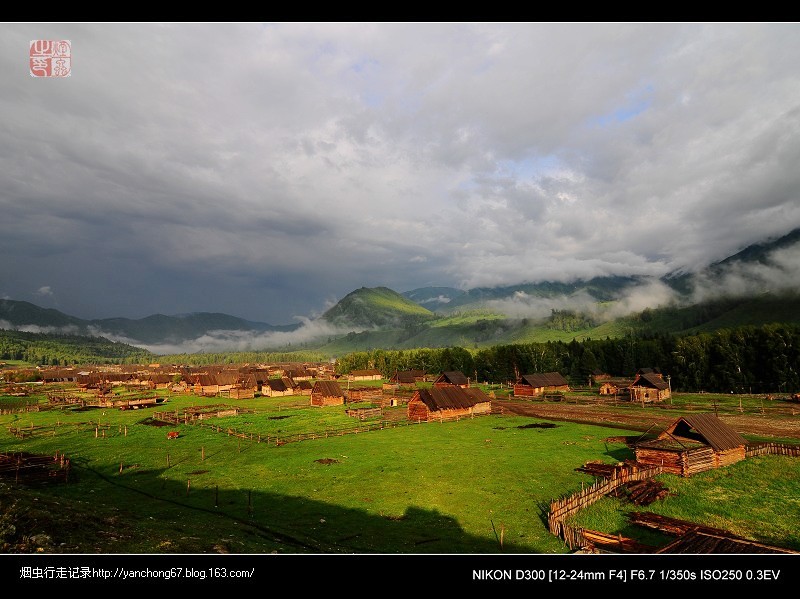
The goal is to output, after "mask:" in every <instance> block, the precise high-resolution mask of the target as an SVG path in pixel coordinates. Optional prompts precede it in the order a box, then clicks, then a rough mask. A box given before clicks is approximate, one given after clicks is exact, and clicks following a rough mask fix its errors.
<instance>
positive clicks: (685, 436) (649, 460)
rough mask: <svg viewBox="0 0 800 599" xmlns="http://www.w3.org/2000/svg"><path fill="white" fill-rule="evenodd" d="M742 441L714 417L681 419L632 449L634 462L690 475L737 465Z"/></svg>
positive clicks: (734, 432)
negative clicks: (633, 450) (634, 455)
mask: <svg viewBox="0 0 800 599" xmlns="http://www.w3.org/2000/svg"><path fill="white" fill-rule="evenodd" d="M746 444H747V442H746V441H745V440H744V438H743V437H742V436H741V435H740V434H739V433H737V432H736V431H735V430H733V429H732V428H731V427H730V426H729V425H727V424H725V423H724V422H723V421H722V420H720V419H719V418H717V417H716V416H714V414H692V415H689V416H682V417H681V418H678V419H677V420H676V421H675V422H674V423H672V424H671V425H670V426H669V427H667V429H666V430H665V431H664V432H663V433H661V434H660V435H659V436H658V437H657V438H656V439H654V440H652V441H643V442H641V443H637V444H636V446H635V451H636V461H637V462H639V463H640V464H646V465H649V466H662V467H663V468H664V471H665V472H671V473H672V474H680V475H681V476H691V475H692V474H697V473H698V472H705V471H706V470H713V469H714V468H721V467H723V466H729V465H730V464H735V463H736V462H740V461H741V460H743V459H744V458H745V445H746Z"/></svg>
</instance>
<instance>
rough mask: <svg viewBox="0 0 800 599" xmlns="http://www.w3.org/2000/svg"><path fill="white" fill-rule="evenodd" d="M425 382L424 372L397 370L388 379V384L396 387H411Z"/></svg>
mask: <svg viewBox="0 0 800 599" xmlns="http://www.w3.org/2000/svg"><path fill="white" fill-rule="evenodd" d="M424 380H425V371H424V370H397V371H395V373H394V374H393V375H392V378H390V379H389V382H390V383H397V384H398V385H405V386H413V385H415V384H416V383H418V382H419V381H424Z"/></svg>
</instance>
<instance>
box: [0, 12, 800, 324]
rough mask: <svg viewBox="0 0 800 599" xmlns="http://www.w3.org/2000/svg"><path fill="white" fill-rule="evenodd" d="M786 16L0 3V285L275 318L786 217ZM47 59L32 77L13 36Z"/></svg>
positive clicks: (509, 280) (698, 249)
mask: <svg viewBox="0 0 800 599" xmlns="http://www.w3.org/2000/svg"><path fill="white" fill-rule="evenodd" d="M799 34H800V25H797V24H769V23H755V24H713V23H689V24H684V23H677V24H636V23H626V24H615V23H607V24H595V23H588V24H570V23H560V24H558V23H397V24H395V23H339V24H329V23H215V24H203V23H199V24H153V23H142V24H124V23H123V24H104V23H99V24H97V23H95V24H80V23H71V24H57V23H47V24H45V23H41V24H24V23H17V24H9V23H6V24H0V75H2V84H0V109H1V110H0V297H5V298H10V299H15V300H24V301H30V302H33V303H36V304H37V305H41V306H44V307H53V308H57V309H59V310H61V311H63V312H66V313H68V314H71V315H74V316H78V317H81V318H109V317H115V316H124V317H129V318H141V317H144V316H147V315H149V314H154V313H162V314H178V313H186V312H200V311H207V312H226V313H229V314H233V315H236V316H240V317H243V318H247V319H250V320H257V321H263V322H269V323H272V324H286V323H290V322H295V321H298V320H299V319H301V318H307V317H314V316H316V315H318V314H320V313H321V312H322V311H324V310H325V309H326V308H327V307H329V306H330V305H332V304H333V303H334V302H335V301H337V300H338V299H341V298H342V297H343V296H344V295H346V294H347V293H349V292H350V291H352V290H354V289H357V288H359V287H362V286H364V287H376V286H387V287H390V288H392V289H395V290H397V291H407V290H411V289H414V288H418V287H425V286H452V287H459V288H462V289H469V288H473V287H478V286H496V285H513V284H517V283H522V282H537V281H542V280H557V281H570V280H574V279H578V278H590V277H593V276H603V275H652V276H661V275H663V274H666V273H668V272H672V271H675V270H688V271H692V270H697V269H699V268H701V267H702V266H704V265H706V264H708V263H710V262H713V261H715V260H720V259H722V258H725V257H727V256H729V255H731V254H733V253H735V252H736V251H738V250H740V249H742V248H744V247H746V246H747V245H749V244H751V243H754V242H758V241H762V240H765V239H768V238H771V237H777V236H780V235H783V234H785V233H787V232H788V231H790V230H792V229H794V228H796V227H798V226H800V168H798V165H799V164H800V70H798V68H797V65H798V64H800V35H799ZM38 39H44V40H48V39H49V40H69V41H70V42H71V47H72V71H71V76H70V77H63V78H45V77H32V76H31V75H30V71H29V50H30V42H31V40H38Z"/></svg>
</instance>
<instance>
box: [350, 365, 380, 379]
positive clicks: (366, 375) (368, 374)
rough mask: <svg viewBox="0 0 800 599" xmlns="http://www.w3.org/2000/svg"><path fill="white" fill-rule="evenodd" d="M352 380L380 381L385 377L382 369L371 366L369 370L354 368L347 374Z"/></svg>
mask: <svg viewBox="0 0 800 599" xmlns="http://www.w3.org/2000/svg"><path fill="white" fill-rule="evenodd" d="M347 378H348V379H349V380H351V381H379V380H381V379H382V378H383V375H382V374H381V371H380V370H376V369H375V368H370V369H367V370H353V371H351V372H350V374H349V375H347Z"/></svg>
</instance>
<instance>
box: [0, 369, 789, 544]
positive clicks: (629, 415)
mask: <svg viewBox="0 0 800 599" xmlns="http://www.w3.org/2000/svg"><path fill="white" fill-rule="evenodd" d="M2 372H3V374H4V378H5V379H6V380H5V382H4V383H0V384H3V385H4V386H3V388H2V391H1V392H0V393H1V394H2V395H3V396H4V397H5V400H4V401H3V402H2V403H1V404H0V409H1V410H2V414H3V415H5V416H7V417H10V418H11V419H10V420H9V419H6V424H4V429H5V430H4V431H3V432H2V433H0V434H3V435H8V437H6V439H16V442H15V443H10V444H9V443H8V442H7V441H4V442H3V447H5V449H3V450H2V452H0V480H8V477H9V476H14V477H15V482H17V483H19V482H20V481H24V480H25V479H26V474H25V473H27V476H30V477H31V480H36V479H37V477H38V478H39V479H41V478H42V477H45V478H48V477H49V478H50V480H64V481H66V480H67V479H68V478H69V476H70V475H69V474H68V472H69V469H70V459H74V457H75V456H70V455H69V453H70V452H69V449H68V448H63V449H62V450H60V451H58V452H56V456H57V458H56V460H55V461H53V460H52V459H51V460H50V461H48V460H46V459H45V460H43V459H42V457H41V454H34V453H29V452H20V450H21V449H22V447H23V446H21V445H19V444H20V443H23V444H25V443H30V442H33V441H36V440H41V441H43V440H44V439H45V438H47V437H48V436H51V437H52V438H56V439H57V438H59V437H63V435H64V434H65V431H66V430H68V424H67V423H68V422H69V420H70V416H69V414H71V413H73V412H74V413H76V414H81V413H87V410H88V411H89V414H98V411H100V413H101V414H102V415H101V416H98V417H97V418H96V419H94V420H89V421H84V420H81V421H80V422H75V423H74V424H73V425H72V427H73V428H72V429H71V430H72V431H75V432H73V433H72V434H77V431H87V430H88V432H91V433H93V435H94V438H95V439H98V440H102V439H110V438H117V439H119V438H121V440H124V439H127V437H128V435H129V434H132V432H133V431H134V430H138V428H140V427H138V424H142V423H146V424H151V425H155V426H157V427H166V429H165V430H166V433H165V435H164V436H163V437H162V438H163V439H166V440H167V441H168V442H170V443H176V442H177V443H181V442H182V440H183V439H184V438H185V439H187V440H188V439H189V438H190V437H191V436H192V435H194V434H195V433H194V432H193V431H206V433H204V434H208V433H214V435H213V436H214V437H215V438H218V439H219V438H225V439H229V440H231V441H233V440H235V442H236V447H237V449H236V453H237V454H241V452H242V446H243V443H244V445H245V447H247V446H250V445H255V446H264V447H282V446H286V445H287V444H291V445H292V446H293V445H295V444H297V443H299V442H301V441H304V442H305V441H314V442H324V441H325V440H330V439H333V438H349V437H350V436H351V435H353V436H355V435H358V436H360V437H361V438H363V436H362V435H359V433H367V432H369V433H372V434H377V431H384V432H387V431H390V430H397V429H401V430H402V429H403V428H404V427H405V428H408V427H410V426H413V427H414V428H416V426H415V425H422V424H431V423H440V424H445V423H452V425H453V426H464V422H465V421H470V422H472V421H474V420H475V419H477V418H479V417H481V420H482V418H485V417H496V418H500V419H501V421H502V420H505V419H509V418H524V419H526V421H530V419H531V418H535V419H537V420H536V422H539V421H541V420H542V419H543V420H544V422H542V423H541V424H537V423H536V422H531V423H530V424H527V425H526V424H520V425H518V428H526V427H536V428H539V429H543V428H544V429H546V427H555V426H560V425H559V424H558V423H562V422H576V423H587V424H588V423H590V424H591V425H592V426H598V425H600V426H607V425H608V424H613V423H616V424H614V426H617V427H619V428H623V429H626V430H628V431H629V433H628V434H626V435H618V436H610V437H608V438H607V439H606V445H608V443H609V442H612V441H613V442H615V443H621V444H622V446H623V447H626V448H627V449H626V451H624V452H623V451H622V450H617V454H618V455H620V456H624V455H627V456H628V457H625V458H624V459H621V460H617V461H614V462H608V461H606V460H604V459H599V460H598V459H590V460H585V461H584V462H583V463H580V464H578V463H576V464H573V466H572V467H571V470H574V471H576V472H581V473H585V474H588V475H591V476H592V477H594V478H595V483H593V484H592V485H589V486H588V487H587V486H586V485H585V484H583V485H582V489H581V491H580V492H577V493H573V494H572V495H564V494H563V493H559V494H558V496H557V497H553V498H551V502H550V507H549V508H548V510H547V518H546V521H547V528H548V530H549V532H550V534H552V535H553V536H554V537H555V538H558V539H560V540H561V542H563V543H564V546H565V548H567V549H568V550H571V551H583V552H587V551H588V552H612V553H630V552H634V553H657V552H697V551H699V552H709V553H714V552H719V551H723V552H743V553H747V552H752V551H756V550H757V551H759V552H775V553H782V552H792V551H793V549H791V548H789V547H785V546H781V545H780V544H770V543H764V542H759V541H756V540H754V539H752V538H746V537H742V536H741V535H737V534H735V533H733V532H731V531H726V530H724V529H722V528H720V527H709V526H707V525H705V524H702V523H692V522H691V521H688V520H682V519H676V518H666V517H664V516H659V515H657V514H655V515H650V516H642V515H639V516H636V518H638V519H637V520H636V521H635V523H636V524H637V525H639V526H643V527H649V528H651V529H655V530H658V531H660V532H662V533H666V534H671V535H673V537H674V538H673V540H672V541H670V542H669V543H666V544H664V545H662V546H657V545H649V544H647V543H644V542H642V541H640V540H637V539H635V538H630V537H627V536H624V535H620V534H619V533H616V534H613V533H608V532H603V531H600V530H594V529H591V528H588V527H586V526H583V525H576V524H575V521H576V517H578V515H579V513H581V512H582V511H583V510H586V509H587V508H589V507H590V506H591V505H592V504H593V503H595V502H598V501H600V500H604V499H605V498H608V497H617V498H622V499H618V500H623V499H625V498H628V500H629V501H633V502H635V504H636V505H637V506H647V505H650V504H652V503H653V502H657V501H663V500H664V499H665V498H666V497H668V496H669V491H668V489H667V488H666V487H665V486H664V484H663V483H662V482H660V481H659V479H657V478H656V477H658V476H659V475H662V474H672V475H677V476H679V477H682V478H691V477H695V476H697V475H699V474H701V473H704V472H709V471H713V470H715V469H720V468H728V467H731V466H733V465H735V464H737V463H739V462H743V461H745V460H746V459H748V458H754V457H757V456H764V455H781V456H786V457H791V458H796V457H798V455H800V445H798V444H797V442H796V441H792V442H787V439H792V438H794V439H800V427H798V424H797V421H798V419H795V418H793V417H794V416H795V415H796V414H798V415H800V409H796V408H795V407H794V406H795V404H796V398H794V397H792V398H785V401H780V402H778V401H769V403H768V406H767V408H765V407H764V398H755V397H748V398H745V399H743V398H737V399H738V403H736V402H733V401H730V400H729V398H727V397H722V398H719V397H716V396H715V397H713V398H711V399H710V402H711V403H710V404H709V403H706V404H705V405H704V406H702V405H699V404H698V403H697V402H698V401H699V402H700V403H701V404H702V402H703V401H705V399H704V398H700V399H699V400H698V398H697V397H696V396H693V397H690V398H682V397H680V396H681V395H682V394H678V396H675V395H674V394H673V393H672V389H671V385H670V377H669V375H668V374H667V375H665V374H663V373H661V372H660V371H659V370H658V369H657V368H651V367H648V368H640V369H639V370H638V371H636V372H635V373H632V376H631V377H629V378H622V377H612V376H610V375H607V374H605V373H602V372H599V371H596V372H594V373H593V374H592V376H591V377H590V380H589V381H588V382H589V385H588V386H585V387H576V386H575V385H570V383H569V381H568V380H567V379H566V378H565V377H564V376H563V375H562V374H560V373H558V372H544V373H531V374H524V375H521V376H520V377H519V378H518V379H517V380H515V381H508V382H504V383H494V384H489V383H486V382H477V381H474V380H470V379H469V378H468V377H467V376H466V375H465V374H464V373H462V372H460V371H445V372H441V373H428V372H426V371H424V370H409V371H396V372H394V373H392V374H391V375H390V376H388V377H384V374H383V373H382V372H381V371H379V370H377V369H361V370H352V371H350V372H347V373H339V372H337V371H336V365H335V364H334V363H331V362H324V363H281V364H258V365H216V366H202V367H201V366H194V367H189V366H175V365H169V366H167V365H161V364H150V365H106V366H95V367H89V366H84V367H75V368H52V367H37V368H35V369H30V368H29V369H27V370H26V369H21V368H19V369H15V368H8V367H6V368H4V369H3V371H2ZM23 379H26V381H25V382H20V381H22V380H23ZM32 379H35V380H32ZM12 380H16V381H17V382H10V381H12ZM792 400H795V401H792ZM756 401H757V402H758V406H759V407H758V408H756ZM265 402H266V403H265ZM270 406H271V407H270ZM798 408H800V406H798ZM108 410H116V411H117V412H118V413H120V414H125V413H130V414H141V413H143V412H146V413H147V414H149V416H148V417H147V418H146V419H145V420H144V421H142V420H119V419H116V420H117V421H118V422H119V423H120V424H119V425H117V428H116V430H115V428H114V427H115V425H114V419H110V418H109V415H110V412H108ZM276 410H277V411H276ZM309 410H310V412H309ZM75 411H77V412H75ZM301 413H302V414H303V422H304V423H305V424H303V425H302V426H299V424H298V427H297V428H292V429H289V428H286V425H281V426H280V427H278V426H277V425H276V424H269V425H267V423H283V422H285V419H287V418H289V419H291V418H296V416H295V415H297V416H298V417H299V415H300V414H301ZM40 414H41V415H42V416H45V417H46V418H47V420H48V422H47V423H42V424H36V423H35V422H34V421H35V420H36V417H37V416H38V415H40ZM53 414H57V415H58V417H57V418H56V422H55V423H54V422H53V416H52V415H53ZM315 414H317V416H315ZM21 415H24V416H21ZM103 417H105V422H104V418H103ZM297 420H298V422H299V418H297ZM25 421H30V422H31V423H30V425H27V426H26V425H24V424H23V423H24V422H25ZM756 421H757V422H758V426H757V427H755V428H752V429H750V428H749V426H750V424H751V423H753V422H756ZM348 422H349V424H348ZM487 422H488V421H487ZM548 422H550V423H553V424H547V423H548ZM123 423H124V424H123ZM459 423H462V424H459ZM145 428H149V427H145ZM484 428H485V427H484ZM499 428H500V429H503V428H505V427H503V426H500V427H499ZM771 428H773V429H774V430H775V431H776V435H777V437H778V439H776V440H774V441H770V440H768V438H767V437H764V435H763V434H762V433H763V432H764V431H765V430H770V429H771ZM737 429H739V430H737ZM430 430H435V429H430ZM631 431H633V432H631ZM635 431H638V432H635ZM739 431H743V432H745V431H747V432H755V433H756V434H757V437H758V439H757V440H752V441H748V440H746V439H745V437H744V436H743V435H742V433H740V432H739ZM751 436H752V434H751ZM487 442H488V439H487ZM564 443H574V442H573V441H566V440H565V441H564ZM301 445H304V443H303V444H301ZM167 447H170V446H167ZM172 447H174V446H172ZM200 449H201V454H202V461H205V459H206V457H205V456H206V451H207V450H206V447H205V445H201V447H200ZM167 451H168V452H167V454H166V456H167V457H166V459H167V463H168V465H169V467H170V468H172V467H173V462H172V461H171V459H174V458H171V457H170V455H171V451H169V450H167ZM325 459H328V458H325ZM337 462H338V460H333V461H332V462H330V463H337ZM125 471H126V465H125V462H124V460H123V461H122V462H121V463H120V464H119V473H118V474H119V475H122V474H123V473H124V472H125ZM20 473H23V474H22V478H20V476H21V474H20ZM72 476H73V478H74V477H75V474H74V473H73V474H72ZM375 484H380V481H375ZM187 485H188V486H187V495H188V494H189V490H190V489H191V480H190V482H188V483H187ZM567 490H568V489H564V491H567ZM217 493H218V491H217ZM676 531H677V533H676ZM698 539H699V540H698Z"/></svg>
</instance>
